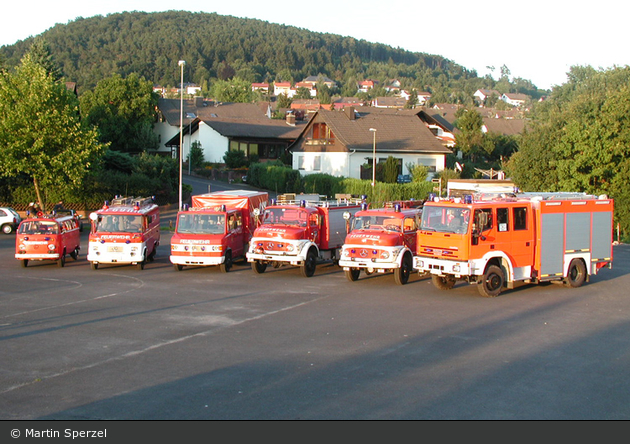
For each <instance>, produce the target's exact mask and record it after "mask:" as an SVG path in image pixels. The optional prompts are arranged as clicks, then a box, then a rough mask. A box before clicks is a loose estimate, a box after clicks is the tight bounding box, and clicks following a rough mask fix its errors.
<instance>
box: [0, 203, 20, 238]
mask: <svg viewBox="0 0 630 444" xmlns="http://www.w3.org/2000/svg"><path fill="white" fill-rule="evenodd" d="M21 220H22V218H21V217H20V215H19V214H18V213H17V211H15V210H14V209H13V208H10V207H0V228H2V232H3V233H4V234H11V233H13V232H14V231H15V230H16V228H17V226H18V225H19V224H20V222H21Z"/></svg>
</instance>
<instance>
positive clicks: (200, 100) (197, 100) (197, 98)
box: [195, 96, 203, 108]
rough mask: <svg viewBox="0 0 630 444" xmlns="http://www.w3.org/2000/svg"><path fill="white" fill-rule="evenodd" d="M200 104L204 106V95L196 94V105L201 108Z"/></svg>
mask: <svg viewBox="0 0 630 444" xmlns="http://www.w3.org/2000/svg"><path fill="white" fill-rule="evenodd" d="M200 106H203V97H201V96H196V97H195V107H196V108H199V107H200Z"/></svg>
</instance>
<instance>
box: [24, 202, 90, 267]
mask: <svg viewBox="0 0 630 444" xmlns="http://www.w3.org/2000/svg"><path fill="white" fill-rule="evenodd" d="M79 227H80V221H79V218H78V217H76V216H74V215H55V214H53V215H50V216H44V215H42V214H39V215H36V216H35V217H29V218H27V219H24V220H23V221H22V222H20V225H19V226H18V230H17V235H16V238H15V258H16V259H19V260H20V261H21V263H22V266H23V267H26V266H28V263H29V261H42V260H51V261H57V265H58V266H59V267H63V266H64V265H65V263H66V255H67V254H69V255H70V257H72V259H74V260H77V259H78V258H79V250H80V249H81V234H80V232H79V231H80V229H79Z"/></svg>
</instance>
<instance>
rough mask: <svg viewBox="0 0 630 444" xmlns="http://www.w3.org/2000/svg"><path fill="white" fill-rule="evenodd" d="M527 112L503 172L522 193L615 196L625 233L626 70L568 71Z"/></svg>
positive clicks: (629, 162)
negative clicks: (516, 146)
mask: <svg viewBox="0 0 630 444" xmlns="http://www.w3.org/2000/svg"><path fill="white" fill-rule="evenodd" d="M568 77H569V82H568V83H566V84H564V85H562V86H560V87H556V88H554V90H553V92H552V94H551V96H550V97H549V99H547V100H546V101H544V102H543V103H541V104H540V105H539V106H537V107H536V108H535V109H534V111H533V113H532V126H531V128H530V129H529V130H528V131H527V132H526V133H525V134H524V136H523V139H522V142H521V144H520V148H519V151H518V152H517V153H515V154H514V155H513V156H512V157H511V159H510V161H509V163H508V165H507V168H506V170H507V172H508V174H509V175H510V176H511V177H512V179H513V180H514V181H515V182H516V184H517V185H518V186H519V187H520V188H522V189H523V190H526V191H573V192H586V193H591V194H608V195H610V196H611V197H613V198H615V213H616V217H617V220H618V221H619V222H620V223H621V225H622V227H623V228H624V230H625V231H626V232H627V231H628V230H629V229H630V175H629V174H628V172H629V171H630V117H629V116H630V86H629V85H630V67H624V68H614V69H610V70H604V71H596V70H594V69H593V68H590V67H573V68H571V71H570V73H569V76H568Z"/></svg>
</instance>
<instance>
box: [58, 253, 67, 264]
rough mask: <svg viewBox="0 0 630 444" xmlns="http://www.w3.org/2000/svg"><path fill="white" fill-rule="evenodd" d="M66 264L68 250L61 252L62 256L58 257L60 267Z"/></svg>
mask: <svg viewBox="0 0 630 444" xmlns="http://www.w3.org/2000/svg"><path fill="white" fill-rule="evenodd" d="M64 265H66V252H65V251H64V252H63V253H61V256H59V259H57V266H58V267H59V268H61V267H63V266H64Z"/></svg>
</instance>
